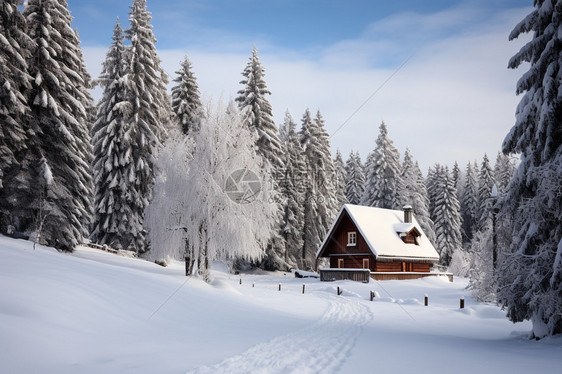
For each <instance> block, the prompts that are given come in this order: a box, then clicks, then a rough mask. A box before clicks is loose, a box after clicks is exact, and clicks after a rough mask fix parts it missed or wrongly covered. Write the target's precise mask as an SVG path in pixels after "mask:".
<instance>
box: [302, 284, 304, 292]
mask: <svg viewBox="0 0 562 374" xmlns="http://www.w3.org/2000/svg"><path fill="white" fill-rule="evenodd" d="M302 293H303V294H304V284H303V285H302Z"/></svg>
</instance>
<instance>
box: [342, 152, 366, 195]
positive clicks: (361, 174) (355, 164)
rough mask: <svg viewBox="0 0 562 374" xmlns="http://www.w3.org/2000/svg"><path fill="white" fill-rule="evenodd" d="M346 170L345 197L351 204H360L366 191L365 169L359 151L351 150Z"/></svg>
mask: <svg viewBox="0 0 562 374" xmlns="http://www.w3.org/2000/svg"><path fill="white" fill-rule="evenodd" d="M345 171H346V174H347V180H346V184H345V197H346V199H347V201H349V203H350V204H359V203H360V202H361V197H362V196H363V192H364V191H365V170H364V167H363V164H362V163H361V156H359V152H357V153H353V151H351V153H350V154H349V158H348V159H347V162H346V164H345Z"/></svg>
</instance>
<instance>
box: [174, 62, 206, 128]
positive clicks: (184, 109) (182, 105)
mask: <svg viewBox="0 0 562 374" xmlns="http://www.w3.org/2000/svg"><path fill="white" fill-rule="evenodd" d="M191 69H192V67H191V62H190V61H189V58H188V57H187V56H185V59H184V60H183V61H182V62H181V69H180V70H178V71H176V74H177V77H176V78H175V79H174V82H175V83H176V85H175V86H174V87H172V110H173V111H174V114H175V115H176V120H177V121H178V126H179V127H180V128H181V130H182V132H183V133H184V134H185V135H187V134H189V132H190V131H197V130H198V129H199V128H200V126H201V116H202V114H203V109H202V106H201V100H200V97H199V96H200V95H199V87H198V85H197V80H196V78H195V75H194V74H193V72H192V70H191Z"/></svg>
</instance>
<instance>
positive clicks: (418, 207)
mask: <svg viewBox="0 0 562 374" xmlns="http://www.w3.org/2000/svg"><path fill="white" fill-rule="evenodd" d="M401 178H402V181H403V188H404V189H403V190H402V193H401V195H402V197H403V202H404V204H408V205H411V206H412V208H413V209H414V214H415V215H416V219H417V220H418V222H419V223H420V225H421V228H422V230H423V231H424V233H425V235H427V238H428V239H429V241H431V243H435V232H434V231H433V221H432V220H431V217H430V215H429V198H428V196H427V189H426V187H425V182H424V178H423V175H422V172H421V170H420V167H419V165H418V163H417V162H415V163H414V159H413V158H412V154H411V153H410V150H409V149H406V152H405V153H404V162H403V163H402V172H401Z"/></svg>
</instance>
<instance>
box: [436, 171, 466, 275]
mask: <svg viewBox="0 0 562 374" xmlns="http://www.w3.org/2000/svg"><path fill="white" fill-rule="evenodd" d="M433 188H435V189H436V190H437V193H436V200H435V206H434V212H433V215H434V216H433V217H432V219H433V222H434V223H435V239H436V244H437V248H438V251H439V257H440V259H439V261H440V263H441V264H442V265H445V266H448V265H449V264H450V262H451V258H452V256H453V254H454V253H455V251H457V250H458V249H460V248H461V245H462V237H461V225H462V218H461V215H460V205H459V201H458V199H457V191H456V188H455V185H454V184H453V179H452V178H451V176H450V175H449V171H448V170H447V168H443V167H440V168H438V169H436V175H435V183H434V186H433Z"/></svg>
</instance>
